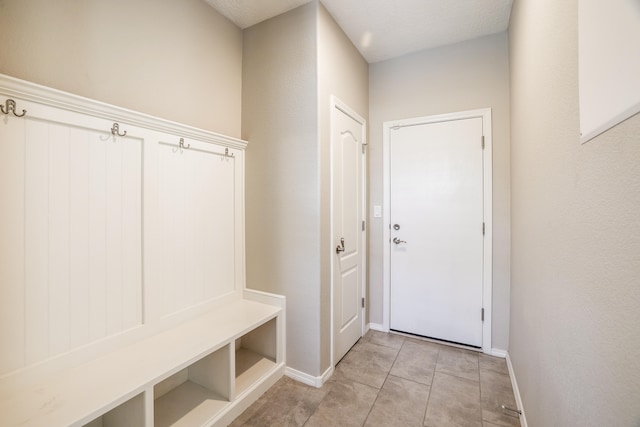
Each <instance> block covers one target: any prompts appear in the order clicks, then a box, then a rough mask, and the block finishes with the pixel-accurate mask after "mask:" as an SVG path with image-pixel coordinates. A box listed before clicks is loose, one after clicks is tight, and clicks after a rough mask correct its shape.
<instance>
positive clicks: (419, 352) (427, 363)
mask: <svg viewBox="0 0 640 427" xmlns="http://www.w3.org/2000/svg"><path fill="white" fill-rule="evenodd" d="M438 352H439V346H438V345H436V344H431V343H428V342H420V341H414V340H406V341H405V342H404V344H403V345H402V348H401V349H400V353H398V357H397V358H396V360H395V362H394V363H393V366H392V368H391V372H390V374H391V375H395V376H396V377H401V378H406V379H408V380H412V381H416V382H419V383H422V384H427V385H431V381H432V380H433V373H434V371H435V368H436V362H437V360H438Z"/></svg>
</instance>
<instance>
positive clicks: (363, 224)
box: [362, 219, 364, 231]
mask: <svg viewBox="0 0 640 427" xmlns="http://www.w3.org/2000/svg"><path fill="white" fill-rule="evenodd" d="M362 231H364V219H363V220H362Z"/></svg>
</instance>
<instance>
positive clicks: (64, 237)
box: [48, 125, 71, 355]
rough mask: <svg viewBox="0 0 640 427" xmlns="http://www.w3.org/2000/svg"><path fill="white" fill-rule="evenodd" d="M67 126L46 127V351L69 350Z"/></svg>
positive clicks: (68, 143) (68, 168)
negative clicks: (47, 290)
mask: <svg viewBox="0 0 640 427" xmlns="http://www.w3.org/2000/svg"><path fill="white" fill-rule="evenodd" d="M69 139H70V138H69V127H67V126H60V125H51V126H49V200H48V205H49V224H48V229H49V248H48V251H49V316H48V322H49V352H50V353H51V354H52V355H54V354H59V353H62V352H64V351H66V350H68V349H69V342H70V340H69V332H70V331H69V329H70V327H69V325H70V323H69V265H70V264H69V248H70V246H69V243H70V232H69V231H70V228H71V223H70V222H69V174H70V170H71V167H70V166H71V165H70V164H69V148H70V141H69Z"/></svg>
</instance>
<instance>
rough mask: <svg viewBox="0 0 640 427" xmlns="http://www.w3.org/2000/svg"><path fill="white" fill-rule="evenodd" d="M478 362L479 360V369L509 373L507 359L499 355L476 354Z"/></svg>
mask: <svg viewBox="0 0 640 427" xmlns="http://www.w3.org/2000/svg"><path fill="white" fill-rule="evenodd" d="M478 362H480V369H486V370H488V371H494V372H498V373H501V374H507V375H509V368H507V361H506V359H503V358H501V357H494V356H487V355H486V354H482V353H479V354H478Z"/></svg>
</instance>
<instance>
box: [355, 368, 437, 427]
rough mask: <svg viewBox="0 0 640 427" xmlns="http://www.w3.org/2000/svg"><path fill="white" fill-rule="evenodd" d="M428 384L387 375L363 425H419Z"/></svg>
mask: <svg viewBox="0 0 640 427" xmlns="http://www.w3.org/2000/svg"><path fill="white" fill-rule="evenodd" d="M428 398H429V386H427V385H424V384H420V383H417V382H413V381H409V380H406V379H404V378H398V377H394V376H391V375H389V376H388V377H387V380H386V381H385V382H384V385H383V386H382V389H381V390H380V393H378V398H377V399H376V401H375V403H374V404H373V408H372V409H371V412H370V413H369V416H368V417H367V421H366V422H365V424H364V425H365V427H420V426H422V421H423V420H424V414H425V410H426V408H427V400H428Z"/></svg>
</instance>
